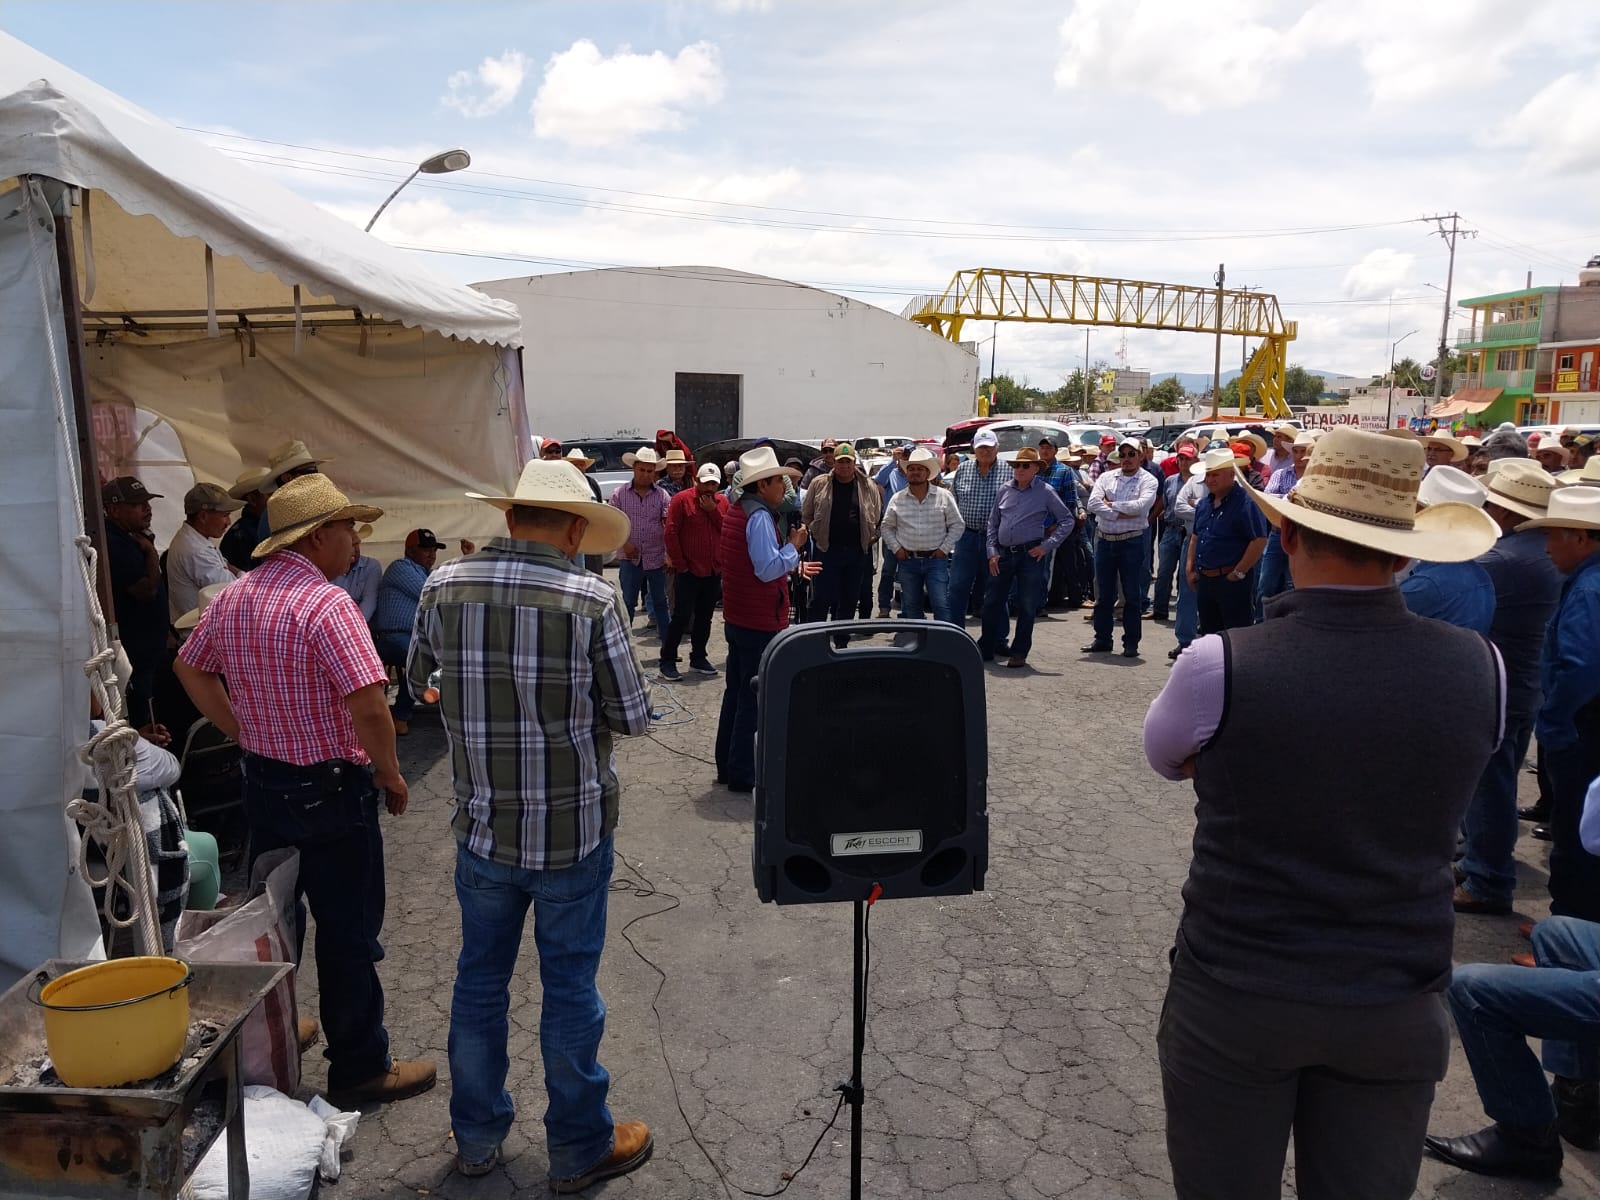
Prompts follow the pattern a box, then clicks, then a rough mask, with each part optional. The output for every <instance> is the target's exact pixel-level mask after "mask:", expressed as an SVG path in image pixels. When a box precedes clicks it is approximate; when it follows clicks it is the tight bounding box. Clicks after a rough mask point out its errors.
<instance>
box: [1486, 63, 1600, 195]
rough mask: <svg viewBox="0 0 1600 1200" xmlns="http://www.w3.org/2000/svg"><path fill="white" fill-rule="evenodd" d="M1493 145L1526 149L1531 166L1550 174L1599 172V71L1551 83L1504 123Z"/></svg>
mask: <svg viewBox="0 0 1600 1200" xmlns="http://www.w3.org/2000/svg"><path fill="white" fill-rule="evenodd" d="M1489 140H1490V142H1491V144H1493V145H1498V146H1506V147H1511V148H1515V149H1522V150H1526V151H1527V154H1528V158H1529V160H1530V161H1533V162H1535V163H1537V164H1538V165H1540V166H1543V167H1544V168H1545V169H1547V170H1550V171H1557V172H1566V173H1572V174H1579V173H1586V172H1589V171H1593V170H1595V169H1597V168H1600V68H1591V69H1590V70H1588V71H1584V72H1579V71H1572V72H1569V73H1568V74H1566V75H1562V76H1560V77H1558V78H1556V79H1554V80H1552V81H1551V82H1550V83H1548V84H1547V85H1545V87H1544V88H1543V89H1542V90H1540V91H1539V92H1538V93H1537V94H1535V95H1534V97H1533V98H1532V99H1531V100H1529V101H1528V102H1527V103H1526V104H1524V105H1523V106H1522V108H1521V110H1520V111H1518V112H1517V113H1515V114H1514V115H1512V116H1510V117H1508V118H1506V120H1504V121H1502V122H1501V123H1500V125H1499V126H1497V127H1496V128H1495V130H1494V131H1493V133H1492V134H1491V135H1490V139H1489Z"/></svg>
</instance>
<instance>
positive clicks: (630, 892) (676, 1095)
mask: <svg viewBox="0 0 1600 1200" xmlns="http://www.w3.org/2000/svg"><path fill="white" fill-rule="evenodd" d="M646 736H650V735H646ZM691 757H693V756H691ZM700 761H702V762H704V761H705V760H704V759H701V760H700ZM713 765H715V764H713ZM622 865H623V868H624V869H625V870H626V871H627V872H628V873H629V874H631V875H633V876H635V877H636V878H637V880H638V882H635V881H634V880H631V879H612V881H611V891H612V892H615V893H617V894H618V895H627V896H632V897H633V898H634V899H636V900H650V899H656V898H659V899H662V900H669V901H671V903H670V904H667V905H666V906H665V907H663V908H656V909H652V910H651V911H650V912H646V913H640V914H639V915H638V916H636V917H632V918H630V919H629V920H628V921H626V922H625V923H624V924H623V925H622V927H621V928H620V929H618V930H617V932H618V933H619V934H620V935H621V936H622V940H623V941H625V942H627V943H628V949H630V950H632V951H633V953H634V957H636V958H637V959H638V960H639V961H640V962H642V963H643V964H644V965H645V966H647V967H649V968H650V969H651V970H652V971H654V972H655V973H656V990H655V994H654V995H652V996H651V997H650V1011H651V1012H653V1013H654V1014H655V1017H656V1041H657V1044H658V1045H659V1046H660V1048H661V1061H662V1063H663V1064H664V1065H665V1066H666V1068H667V1080H668V1082H670V1083H671V1085H672V1099H673V1102H674V1103H675V1104H676V1105H677V1106H678V1116H679V1117H681V1118H682V1119H683V1126H684V1128H685V1129H687V1130H688V1131H689V1138H690V1140H691V1141H693V1142H694V1144H695V1146H697V1147H698V1148H699V1150H700V1153H701V1154H702V1155H703V1156H704V1157H705V1160H706V1162H707V1163H709V1164H710V1166H711V1169H712V1170H713V1171H715V1172H716V1175H717V1179H718V1180H719V1181H720V1182H721V1184H722V1187H723V1191H724V1193H725V1194H727V1195H728V1196H730V1197H731V1196H732V1193H733V1192H734V1191H737V1192H739V1193H741V1194H743V1195H746V1196H753V1197H762V1198H765V1200H770V1197H773V1196H781V1195H783V1193H784V1192H786V1191H788V1190H789V1185H790V1184H791V1183H793V1182H794V1181H795V1180H796V1179H798V1178H799V1176H800V1172H802V1171H804V1170H805V1169H806V1167H807V1166H809V1165H810V1163H811V1159H812V1158H813V1157H814V1156H815V1155H816V1153H817V1147H819V1146H821V1145H822V1139H823V1138H825V1137H827V1136H828V1131H829V1130H830V1129H832V1128H833V1127H834V1124H835V1123H836V1122H837V1121H838V1120H839V1113H840V1112H841V1111H843V1109H844V1102H845V1096H844V1093H842V1092H841V1093H840V1095H839V1101H838V1103H837V1104H835V1105H834V1106H833V1112H832V1113H831V1114H830V1115H829V1116H828V1119H827V1121H826V1122H825V1123H824V1124H823V1126H822V1130H821V1132H819V1133H818V1134H817V1140H816V1141H814V1142H812V1143H811V1149H810V1150H808V1151H806V1156H805V1158H803V1159H802V1160H801V1162H800V1165H799V1166H798V1167H796V1168H795V1169H794V1170H793V1171H784V1172H783V1173H782V1174H781V1176H780V1178H781V1179H782V1180H783V1183H782V1184H781V1185H780V1186H779V1187H778V1188H777V1189H776V1190H774V1191H770V1192H753V1191H751V1190H750V1189H749V1188H747V1187H742V1186H740V1185H739V1184H737V1183H735V1182H734V1181H733V1180H731V1179H729V1178H728V1175H727V1173H726V1172H725V1171H724V1170H723V1169H722V1165H721V1164H720V1163H718V1162H717V1160H716V1159H715V1158H713V1157H712V1155H711V1151H710V1150H709V1149H708V1148H707V1147H706V1144H705V1143H704V1142H702V1141H701V1140H700V1135H699V1134H698V1133H696V1132H695V1128H694V1123H693V1122H692V1121H690V1120H689V1114H688V1113H687V1112H685V1111H684V1107H683V1095H682V1093H681V1092H680V1091H679V1090H678V1074H677V1072H676V1071H675V1070H673V1067H672V1059H671V1058H670V1057H669V1056H668V1055H667V1035H666V1029H665V1026H664V1024H663V1021H662V1017H661V1007H660V1000H661V993H662V991H663V990H664V989H665V988H666V986H667V973H666V972H665V971H664V970H662V969H661V968H660V967H658V966H657V965H656V964H655V963H654V962H653V961H652V960H651V958H650V956H649V955H647V954H646V953H645V952H644V951H643V950H641V949H639V946H638V943H636V942H635V941H634V940H633V938H632V937H631V936H629V934H628V930H630V929H631V928H633V926H635V925H637V924H638V923H639V922H640V921H645V920H648V919H649V918H651V917H659V916H661V915H662V914H664V913H669V912H671V911H672V910H673V909H675V908H679V907H681V906H682V904H683V900H682V899H681V898H680V897H678V896H674V895H673V894H672V893H671V892H664V891H662V890H661V889H660V888H658V887H656V885H655V883H654V882H653V881H652V880H651V879H650V877H649V876H648V875H646V874H645V873H644V872H643V871H641V870H640V869H639V868H637V867H635V866H634V865H633V864H632V863H630V862H628V861H627V859H626V858H624V859H623V860H622ZM871 913H872V910H871V908H870V907H869V908H868V910H867V920H868V923H869V924H870V922H871ZM865 953H866V959H865V964H864V967H863V974H865V973H866V972H869V971H870V970H871V964H872V945H871V941H870V940H868V941H867V943H866V951H865ZM861 1001H862V1002H861V1007H860V1008H859V1009H857V1011H856V1012H855V1013H853V1014H852V1016H853V1019H854V1020H855V1021H856V1022H857V1023H858V1025H859V1027H860V1028H861V1029H863V1030H864V1029H865V1026H866V986H865V983H864V982H863V985H862V992H861ZM730 1189H732V1190H731V1191H730Z"/></svg>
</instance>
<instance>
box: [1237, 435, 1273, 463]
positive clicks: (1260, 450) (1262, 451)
mask: <svg viewBox="0 0 1600 1200" xmlns="http://www.w3.org/2000/svg"><path fill="white" fill-rule="evenodd" d="M1236 440H1238V441H1241V442H1249V443H1250V444H1251V445H1252V446H1254V447H1255V451H1256V455H1255V456H1256V458H1265V457H1266V454H1267V439H1266V438H1264V437H1262V436H1261V435H1260V434H1259V433H1241V434H1240V435H1239V436H1238V438H1237V439H1236Z"/></svg>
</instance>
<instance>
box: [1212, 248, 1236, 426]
mask: <svg viewBox="0 0 1600 1200" xmlns="http://www.w3.org/2000/svg"><path fill="white" fill-rule="evenodd" d="M1225 266H1226V264H1224V263H1218V264H1217V274H1216V280H1217V361H1216V364H1215V366H1214V367H1213V368H1212V371H1211V419H1212V420H1213V421H1215V420H1216V419H1217V405H1219V404H1221V403H1222V284H1223V281H1224V280H1225V279H1227V277H1228V272H1227V271H1226V270H1225V269H1224V268H1225ZM1243 399H1244V395H1243V393H1242V392H1241V393H1240V400H1241V401H1242V400H1243Z"/></svg>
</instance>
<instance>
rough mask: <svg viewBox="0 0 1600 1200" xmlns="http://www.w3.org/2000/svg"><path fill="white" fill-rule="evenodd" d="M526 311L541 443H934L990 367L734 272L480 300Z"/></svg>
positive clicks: (929, 339) (596, 283)
mask: <svg viewBox="0 0 1600 1200" xmlns="http://www.w3.org/2000/svg"><path fill="white" fill-rule="evenodd" d="M473 286H474V287H476V288H478V289H479V290H480V291H483V292H487V293H488V294H489V295H491V296H495V297H498V298H500V299H504V300H509V301H511V302H512V303H513V304H515V305H516V306H517V307H518V308H519V309H520V310H521V311H522V321H523V329H524V331H525V342H526V344H525V346H524V349H523V360H522V371H523V379H524V381H525V384H526V390H527V397H528V414H529V417H530V420H531V425H532V428H533V430H534V431H535V432H536V433H549V434H553V435H556V436H559V437H563V438H568V439H572V438H584V437H588V438H603V437H613V436H616V437H621V436H627V437H641V438H643V437H645V436H647V435H650V434H653V433H654V432H655V430H657V429H658V428H668V427H670V428H672V429H674V430H676V431H677V433H678V434H679V436H680V437H682V438H683V439H684V441H686V442H688V443H689V445H691V446H700V445H704V444H705V443H707V442H712V441H717V440H719V439H721V438H726V437H762V436H766V437H787V438H797V439H806V438H820V437H823V436H828V435H831V436H835V437H849V436H853V435H854V434H855V433H856V432H858V431H859V432H871V431H876V430H883V429H888V430H893V431H895V432H897V433H899V432H902V431H903V432H905V433H908V434H913V435H916V436H928V437H936V436H939V435H940V434H942V433H943V432H944V429H945V427H946V426H947V425H949V424H950V423H951V422H953V421H958V420H960V419H962V418H963V417H966V416H969V415H971V413H972V411H973V403H974V397H975V396H976V392H977V385H978V364H977V359H976V357H975V356H974V354H973V353H972V350H971V349H970V348H963V347H961V346H957V345H953V344H951V343H950V342H948V341H946V340H944V339H943V338H940V337H938V336H936V335H935V334H932V333H930V332H929V331H928V330H926V329H924V328H922V327H921V326H920V325H915V324H913V323H911V322H910V321H906V320H903V319H901V318H900V317H898V316H896V315H895V314H893V313H890V312H886V311H884V310H883V309H880V308H874V307H873V306H872V305H870V304H864V303H862V302H861V301H859V300H851V299H848V298H846V297H844V296H838V295H834V294H833V293H832V292H824V291H821V290H819V289H817V288H812V287H806V286H804V285H802V284H797V283H790V282H788V281H786V280H782V279H772V278H769V277H767V276H764V275H750V274H746V273H745V272H743V271H731V270H727V269H724V268H721V267H692V266H691V267H617V268H613V269H611V270H603V271H580V272H575V273H570V274H557V275H534V276H523V277H519V278H515V279H496V280H490V281H487V282H484V283H477V284H474V285H473Z"/></svg>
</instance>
